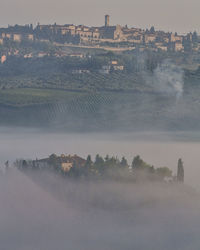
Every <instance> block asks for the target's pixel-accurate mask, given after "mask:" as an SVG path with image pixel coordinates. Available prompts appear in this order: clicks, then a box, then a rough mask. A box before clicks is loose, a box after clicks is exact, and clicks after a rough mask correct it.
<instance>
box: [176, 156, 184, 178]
mask: <svg viewBox="0 0 200 250" xmlns="http://www.w3.org/2000/svg"><path fill="white" fill-rule="evenodd" d="M177 181H178V182H184V167H183V161H182V159H179V160H178V169H177Z"/></svg>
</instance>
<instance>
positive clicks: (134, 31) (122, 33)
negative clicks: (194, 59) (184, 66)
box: [0, 15, 200, 52]
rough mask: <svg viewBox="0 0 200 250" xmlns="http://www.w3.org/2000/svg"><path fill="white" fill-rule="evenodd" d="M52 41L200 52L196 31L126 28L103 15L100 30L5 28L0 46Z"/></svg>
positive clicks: (86, 28)
mask: <svg viewBox="0 0 200 250" xmlns="http://www.w3.org/2000/svg"><path fill="white" fill-rule="evenodd" d="M36 40H37V41H51V42H56V43H61V44H63V43H71V44H82V45H91V46H101V45H102V44H105V43H106V44H109V46H118V47H130V46H131V47H132V48H139V49H141V50H143V49H151V50H155V51H159V50H161V51H175V52H178V51H180V52H184V51H191V50H195V51H198V50H199V49H200V43H199V38H198V35H197V33H196V32H194V33H189V34H187V35H178V34H177V33H169V32H168V33H166V32H163V31H155V29H154V27H152V28H151V29H150V30H143V29H139V28H129V27H128V26H120V25H115V26H111V25H110V17H109V15H106V16H105V24H104V26H102V27H87V26H84V25H78V26H76V25H73V24H66V25H57V24H56V23H55V24H53V25H40V24H38V25H37V26H36V27H35V28H33V25H25V26H19V25H15V26H8V28H1V29H0V44H4V43H5V42H6V41H13V42H22V41H36Z"/></svg>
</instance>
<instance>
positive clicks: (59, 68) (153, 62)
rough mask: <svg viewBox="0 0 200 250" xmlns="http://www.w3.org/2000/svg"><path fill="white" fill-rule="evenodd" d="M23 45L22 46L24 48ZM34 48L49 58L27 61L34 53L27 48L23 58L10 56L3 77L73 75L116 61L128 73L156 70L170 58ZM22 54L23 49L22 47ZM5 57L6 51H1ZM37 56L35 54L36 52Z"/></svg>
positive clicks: (1, 67) (1, 71)
mask: <svg viewBox="0 0 200 250" xmlns="http://www.w3.org/2000/svg"><path fill="white" fill-rule="evenodd" d="M20 46H21V45H20ZM35 46H36V47H34V46H33V47H32V48H33V50H34V51H35V53H37V52H38V51H39V50H37V49H36V48H37V46H38V48H41V47H43V49H42V51H43V52H44V53H46V56H44V57H42V58H39V57H37V56H33V57H32V58H24V57H23V55H25V54H29V53H31V50H30V47H24V49H23V51H22V52H20V53H21V56H15V55H12V56H8V58H7V61H5V62H4V63H3V64H0V76H3V77H9V76H20V75H21V76H24V75H26V76H27V75H28V76H29V75H33V74H34V75H35V76H40V75H48V74H50V75H52V74H56V73H71V72H72V71H73V70H77V69H83V70H89V71H91V72H96V71H98V70H100V69H101V68H102V67H103V66H105V65H108V64H109V62H111V61H112V60H116V61H117V62H118V64H119V65H123V66H124V71H125V72H126V73H134V72H142V71H153V70H154V69H155V68H156V67H157V65H158V64H159V63H160V62H161V61H162V60H164V58H165V56H166V55H163V54H159V53H158V54H154V53H137V52H135V53H132V54H130V53H126V54H121V55H117V54H114V53H112V52H107V53H102V54H95V55H89V54H86V55H85V57H83V58H76V57H70V56H65V57H61V58H59V57H56V56H55V53H57V51H56V48H55V47H53V46H52V47H51V46H49V47H48V45H46V47H45V46H44V45H43V44H42V43H41V44H38V45H35ZM18 49H19V50H20V51H21V49H20V48H18ZM0 52H1V54H3V48H2V51H1V48H0ZM33 54H34V53H33Z"/></svg>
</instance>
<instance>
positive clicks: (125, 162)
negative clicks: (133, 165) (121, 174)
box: [120, 156, 128, 168]
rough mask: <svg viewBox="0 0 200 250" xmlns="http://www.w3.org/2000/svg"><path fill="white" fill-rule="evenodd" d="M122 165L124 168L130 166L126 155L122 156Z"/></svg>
mask: <svg viewBox="0 0 200 250" xmlns="http://www.w3.org/2000/svg"><path fill="white" fill-rule="evenodd" d="M120 166H121V167H122V168H126V167H128V162H127V160H126V158H125V157H124V156H123V157H122V160H121V162H120Z"/></svg>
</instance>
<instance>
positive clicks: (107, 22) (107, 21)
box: [105, 15, 110, 27]
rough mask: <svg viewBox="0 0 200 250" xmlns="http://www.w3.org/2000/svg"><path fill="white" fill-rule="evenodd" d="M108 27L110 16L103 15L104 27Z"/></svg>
mask: <svg viewBox="0 0 200 250" xmlns="http://www.w3.org/2000/svg"><path fill="white" fill-rule="evenodd" d="M109 25H110V16H109V15H105V27H108V26H109Z"/></svg>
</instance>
